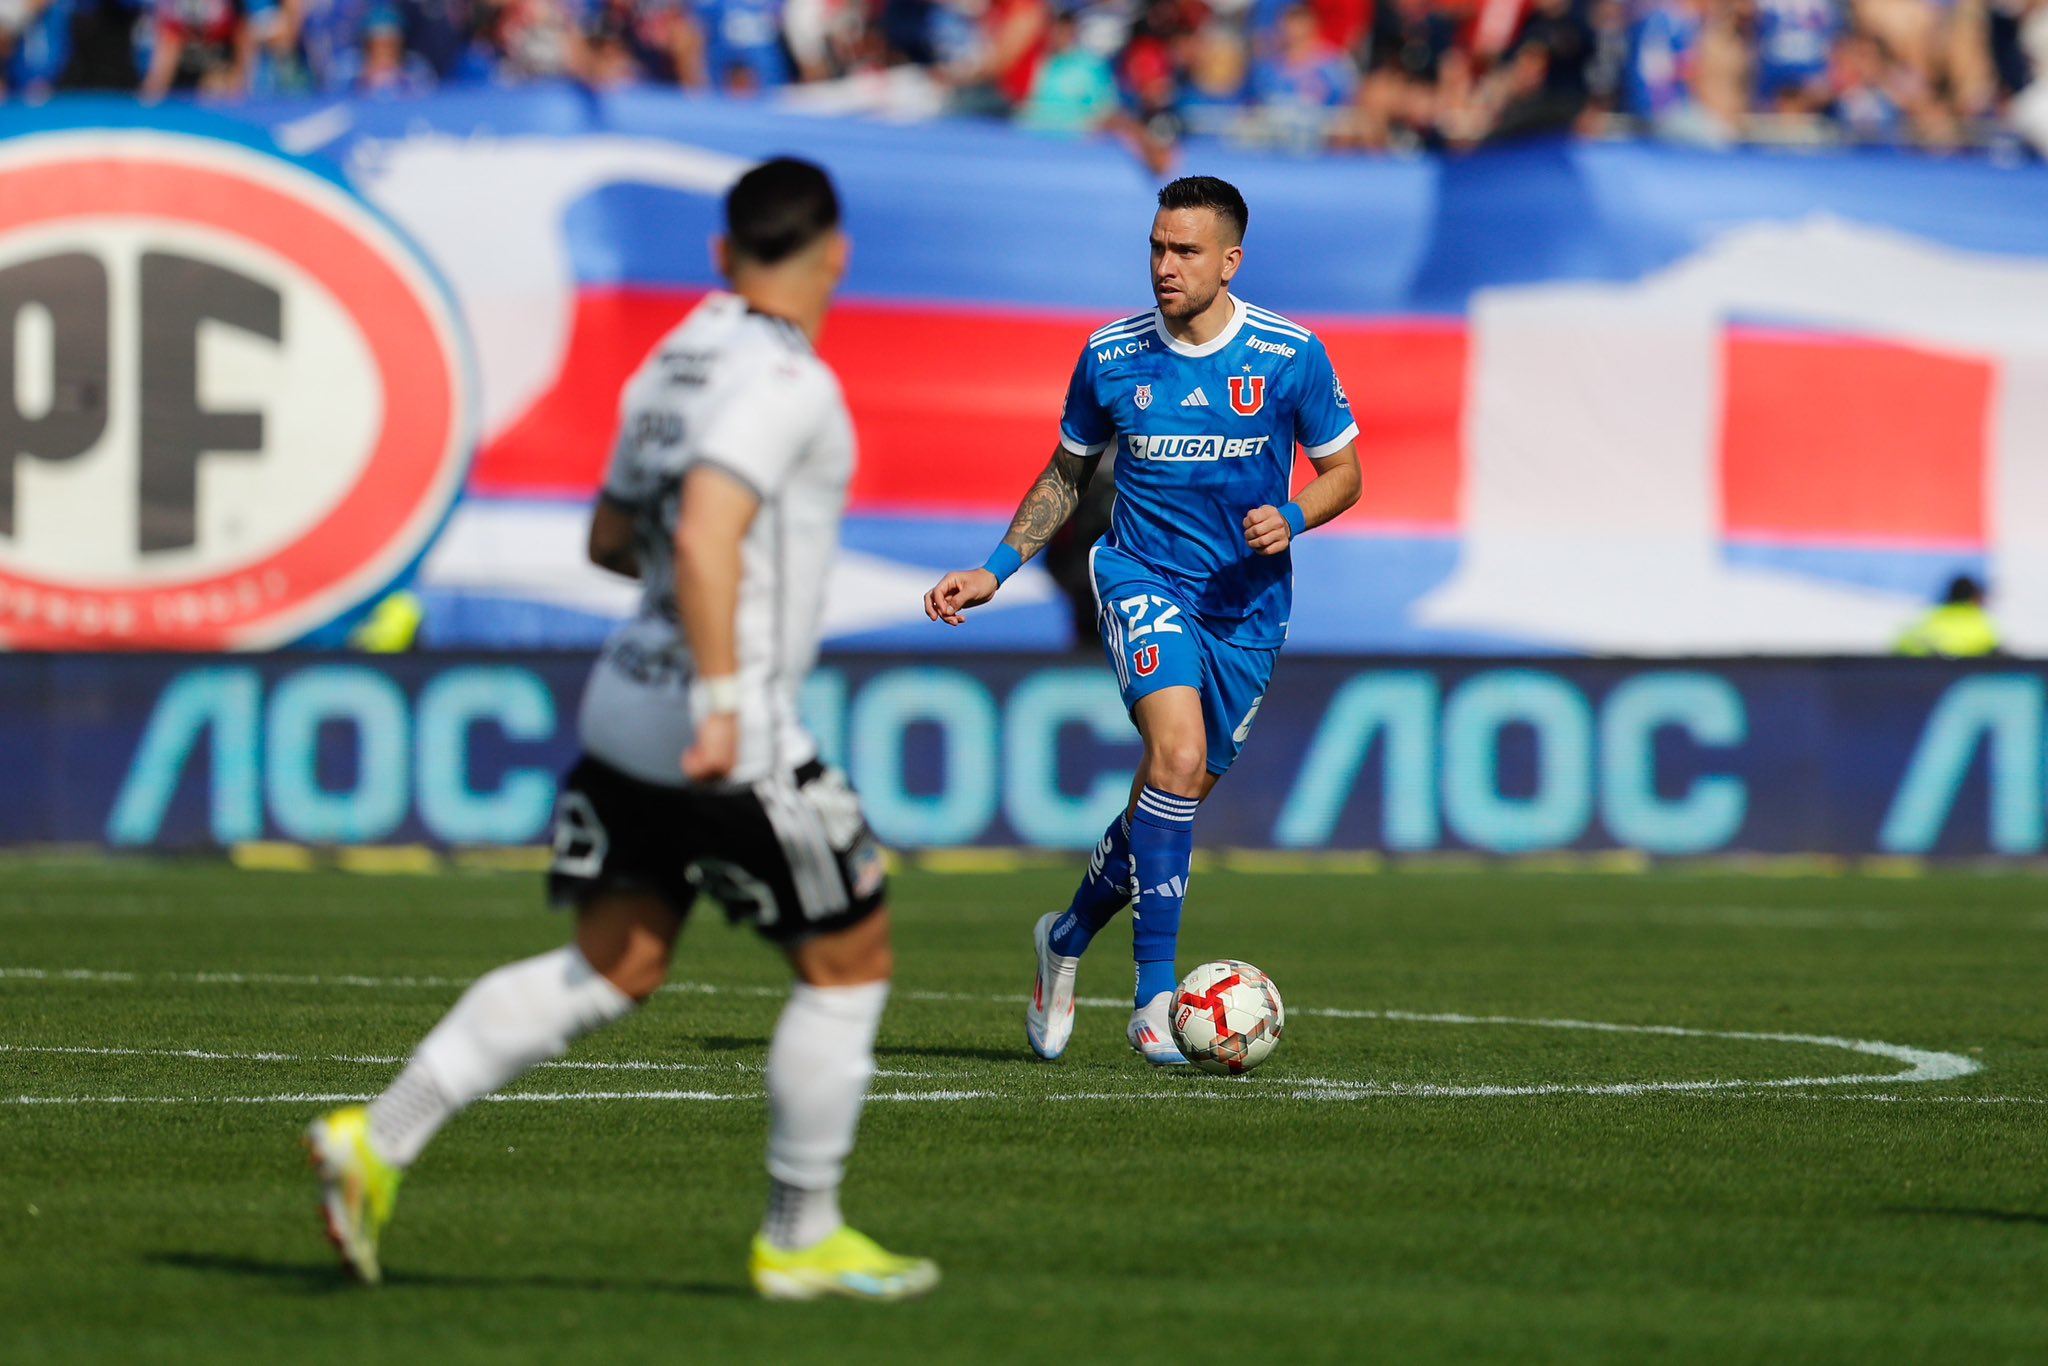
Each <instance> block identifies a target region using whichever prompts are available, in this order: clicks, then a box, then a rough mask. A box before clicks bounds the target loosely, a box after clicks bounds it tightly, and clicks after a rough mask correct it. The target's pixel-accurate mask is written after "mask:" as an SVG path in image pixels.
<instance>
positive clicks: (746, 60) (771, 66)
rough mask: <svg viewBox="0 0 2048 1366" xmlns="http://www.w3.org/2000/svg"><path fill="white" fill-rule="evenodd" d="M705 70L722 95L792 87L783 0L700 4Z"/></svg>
mask: <svg viewBox="0 0 2048 1366" xmlns="http://www.w3.org/2000/svg"><path fill="white" fill-rule="evenodd" d="M696 8H697V22H698V24H699V25H700V26H701V27H702V29H703V31H704V52H705V67H706V69H707V70H708V71H709V73H710V77H711V85H712V87H713V88H714V89H716V90H722V91H727V92H732V93H742V94H744V93H753V92H757V91H762V90H774V89H777V88H778V87H780V86H785V85H788V84H789V82H790V80H791V78H792V77H793V76H794V74H795V73H794V72H793V71H792V70H791V68H790V63H789V54H788V52H787V50H785V49H784V47H783V45H782V0H696Z"/></svg>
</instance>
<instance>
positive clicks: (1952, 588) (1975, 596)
mask: <svg viewBox="0 0 2048 1366" xmlns="http://www.w3.org/2000/svg"><path fill="white" fill-rule="evenodd" d="M1941 600H1942V601H1943V602H1945V603H1947V604H1949V605H1950V606H1954V605H1956V604H1957V603H1963V602H1982V601H1984V585H1983V584H1982V583H1979V582H1978V581H1977V580H1976V579H1974V578H1972V577H1971V576H1970V575H1968V574H1958V575H1956V576H1955V577H1954V578H1952V579H1950V580H1949V581H1948V587H1947V589H1945V590H1944V591H1943V592H1942V595H1941Z"/></svg>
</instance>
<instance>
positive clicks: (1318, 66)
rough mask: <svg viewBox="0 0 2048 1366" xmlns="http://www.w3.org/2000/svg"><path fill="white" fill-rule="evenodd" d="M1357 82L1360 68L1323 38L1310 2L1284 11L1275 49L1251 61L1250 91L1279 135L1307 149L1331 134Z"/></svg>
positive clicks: (1270, 126) (1276, 137)
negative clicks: (1333, 119)
mask: <svg viewBox="0 0 2048 1366" xmlns="http://www.w3.org/2000/svg"><path fill="white" fill-rule="evenodd" d="M1357 85H1358V68H1357V67H1356V66H1354V65H1353V64H1352V62H1351V60H1350V59H1349V58H1348V57H1346V56H1345V55H1344V54H1343V53H1341V52H1339V51H1338V50H1337V49H1336V48H1334V47H1332V46H1330V44H1329V43H1328V42H1327V41H1325V39H1324V38H1323V35H1322V30H1321V28H1320V26H1319V25H1318V24H1317V22H1316V16H1315V11H1314V10H1311V9H1310V8H1309V7H1308V6H1307V5H1295V6H1292V7H1290V8H1289V9H1287V10H1285V11H1284V12H1283V13H1282V14H1281V16H1280V22H1279V25H1278V27H1277V29H1276V32H1275V35H1274V41H1273V47H1272V49H1271V50H1270V51H1269V52H1268V53H1266V54H1264V55H1263V56H1261V57H1259V58H1258V59H1256V60H1255V61H1254V62H1253V65H1252V80H1251V86H1252V94H1253V97H1254V99H1255V100H1256V101H1257V103H1258V104H1259V106H1260V109H1261V111H1262V112H1263V115H1264V118H1265V120H1266V123H1267V126H1268V128H1269V129H1270V130H1271V132H1272V133H1273V135H1274V137H1275V140H1276V141H1280V142H1283V143H1285V144H1287V145H1289V146H1292V147H1296V148H1300V149H1303V150H1307V149H1311V148H1314V147H1316V146H1318V145H1320V144H1321V143H1322V141H1323V140H1324V139H1325V138H1326V137H1327V136H1328V134H1329V132H1330V130H1331V127H1332V124H1331V115H1332V113H1333V112H1334V111H1336V110H1340V109H1343V108H1345V107H1347V106H1348V105H1349V104H1350V103H1351V98H1352V93H1353V91H1354V90H1356V88H1357Z"/></svg>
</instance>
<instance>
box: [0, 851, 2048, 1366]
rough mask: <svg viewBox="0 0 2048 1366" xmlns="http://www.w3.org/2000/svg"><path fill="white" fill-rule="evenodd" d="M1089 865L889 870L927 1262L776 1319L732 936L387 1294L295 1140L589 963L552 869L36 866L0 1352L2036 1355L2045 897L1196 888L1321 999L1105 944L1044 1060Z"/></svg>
mask: <svg viewBox="0 0 2048 1366" xmlns="http://www.w3.org/2000/svg"><path fill="white" fill-rule="evenodd" d="M1070 877H1071V875H1070V874H1069V873H1067V872H1063V871H1062V872H1053V871H1030V872H1020V873H1015V874H1009V875H1000V876H998V875H980V876H942V875H939V874H936V873H931V872H922V873H920V872H911V873H906V874H904V875H903V876H901V877H900V878H899V879H898V880H897V882H896V884H895V903H896V919H897V931H898V933H897V938H898V945H899V956H900V973H899V978H898V989H897V994H896V997H895V999H894V1000H893V1001H892V1003H891V1006H890V1009H889V1014H888V1016H887V1018H886V1020H885V1021H884V1024H883V1027H882V1038H881V1042H880V1065H881V1068H882V1072H883V1075H882V1076H881V1077H880V1078H879V1079H878V1080H877V1082H876V1093H877V1094H876V1096H875V1099H874V1100H873V1101H872V1102H871V1104H870V1105H869V1107H868V1109H867V1112H866V1115H865V1118H864V1120H863V1124H862V1130H861V1141H860V1146H859V1149H858V1151H857V1152H856V1154H855V1158H854V1164H853V1169H852V1172H851V1174H850V1177H849V1181H848V1185H847V1188H846V1191H845V1205H846V1208H847V1211H848V1214H849V1216H850V1217H851V1218H852V1219H853V1220H854V1221H855V1222H856V1223H857V1224H859V1225H860V1226H861V1227H863V1228H864V1229H866V1230H867V1231H869V1232H871V1233H873V1234H875V1235H876V1236H877V1237H879V1238H881V1239H882V1240H883V1241H884V1242H886V1243H889V1244H891V1245H894V1246H898V1247H901V1248H903V1249H905V1250H909V1251H917V1252H924V1253H929V1254H931V1255H933V1256H935V1257H937V1258H938V1259H939V1260H940V1262H941V1263H942V1265H943V1267H944V1270H945V1276H946V1279H945V1283H944V1284H943V1285H942V1286H941V1287H940V1289H939V1290H938V1292H937V1293H936V1294H935V1295H934V1296H933V1297H932V1298H931V1299H930V1300H928V1301H925V1302H923V1303H920V1304H914V1305H903V1306H889V1307H878V1306H869V1305H850V1304H821V1305H771V1304H762V1303H759V1302H757V1301H755V1300H754V1299H752V1298H751V1297H749V1296H748V1294H747V1293H746V1292H745V1288H744V1270H743V1262H744V1250H745V1245H746V1240H747V1238H748V1236H749V1235H750V1233H751V1231H752V1228H753V1225H754V1223H755V1220H756V1218H757V1215H758V1210H759V1205H760V1201H761V1197H762V1189H763V1180H764V1178H763V1177H762V1174H761V1166H760V1162H761V1148H762V1141H763V1123H764V1115H763V1110H764V1106H763V1102H762V1100H761V1098H760V1089H761V1078H760V1074H759V1068H760V1066H761V1063H762V1059H763V1055H764V1051H765V1044H766V1040H767V1038H768V1035H769V1032H770V1030H771V1028H772V1027H773V1023H774V1019H775V1013H776V1011H777V1009H778V1005H779V999H780V989H781V987H782V985H783V983H784V981H785V973H784V970H783V968H782V965H781V962H780V960H779V958H778V957H777V956H775V955H774V954H773V953H772V952H770V951H769V950H767V949H766V948H764V947H763V946H761V945H760V944H758V943H757V942H756V941H754V939H753V938H752V937H751V936H750V935H749V934H746V933H743V932H735V931H731V930H728V929H727V928H726V927H725V925H724V924H723V922H722V920H721V919H720V918H719V917H717V916H716V915H715V914H709V913H700V916H699V920H698V923H697V924H695V925H694V926H693V927H692V928H691V930H690V931H689V932H688V933H687V934H686V935H685V938H684V941H683V950H682V953H681V955H680V958H679V961H678V965H677V968H676V972H675V974H674V979H673V981H674V985H673V986H672V988H671V989H670V990H669V991H667V992H666V993H664V994H663V995H661V996H660V997H658V998H656V1000H655V1001H654V1003H653V1004H652V1005H651V1006H650V1007H649V1008H648V1009H646V1010H644V1011H642V1012H641V1013H640V1014H639V1015H637V1016H636V1017H634V1018H632V1019H630V1020H628V1021H627V1022H625V1023H624V1024H622V1025H621V1026H619V1027H617V1028H615V1029H613V1030H611V1031H610V1032H608V1033H605V1034H603V1035H601V1036H599V1037H596V1038H593V1039H590V1040H587V1041H585V1043H584V1044H583V1045H582V1046H580V1047H579V1048H578V1050H577V1051H576V1052H575V1053H573V1054H572V1055H571V1059H572V1061H573V1062H575V1063H578V1064H609V1066H572V1067H550V1068H547V1069H544V1070H540V1071H536V1072H535V1073H533V1074H532V1075H530V1076H529V1077H528V1078H527V1079H525V1080H524V1081H522V1082H521V1083H519V1084H518V1085H517V1086H516V1087H515V1088H514V1089H513V1094H514V1095H515V1096H518V1095H525V1096H527V1097H529V1099H527V1100H525V1101H517V1100H514V1101H511V1102H507V1103H494V1104H484V1105H478V1106H477V1107H475V1108H474V1109H472V1110H471V1111H470V1112H468V1113H467V1114H465V1115H463V1116H462V1117H460V1118H459V1119H458V1120H457V1121H456V1122H455V1123H454V1124H452V1125H451V1126H450V1127H449V1128H448V1129H447V1130H446V1131H445V1132H444V1133H443V1134H442V1136H441V1138H440V1140H439V1141H438V1142H437V1143H436V1144H435V1146H434V1147H432V1148H431V1149H429V1151H428V1153H427V1155H426V1156H425V1158H424V1159H423V1160H422V1161H421V1162H420V1164H419V1165H418V1166H417V1167H416V1168H415V1169H414V1171H413V1173H412V1174H411V1176H410V1177H409V1179H408V1182H407V1185H406V1188H405V1190H404V1192H403V1194H402V1196H401V1198H400V1201H399V1208H398V1218H397V1220H396V1222H395V1223H394V1225H393V1228H392V1230H391V1232H390V1234H389V1235H388V1237H387V1241H386V1247H385V1262H386V1266H387V1269H388V1274H389V1277H390V1279H389V1282H388V1283H387V1284H386V1285H384V1286H382V1287H380V1288H377V1289H374V1290H366V1289H363V1288H361V1287H356V1286H353V1285H351V1284H348V1283H347V1282H345V1281H344V1280H343V1279H342V1278H341V1276H340V1274H339V1272H338V1271H337V1270H336V1268H335V1267H334V1265H333V1264H332V1262H331V1260H330V1258H329V1254H328V1250H327V1248H326V1246H325V1244H324V1243H323V1242H322V1241H321V1239H320V1236H319V1233H318V1229H317V1220H316V1216H315V1214H314V1187H313V1184H312V1181H311V1178H310V1176H309V1174H308V1173H307V1172H306V1170H305V1169H304V1166H303V1160H302V1155H301V1153H300V1151H299V1148H298V1143H297V1136H298V1133H299V1130H300V1129H301V1127H302V1126H303V1125H304V1124H305V1122H306V1121H307V1119H308V1118H310V1117H311V1116H312V1115H313V1114H314V1113H316V1112H317V1111H318V1110H320V1109H322V1108H324V1105H323V1102H322V1101H321V1100H320V1099H319V1098H321V1097H326V1096H334V1095H357V1094H367V1093H369V1092H371V1091H374V1090H375V1089H377V1088H378V1087H379V1086H380V1085H381V1084H382V1083H383V1081H384V1080H385V1079H386V1078H387V1077H389V1076H390V1075H391V1074H392V1072H393V1071H394V1070H395V1060H396V1059H398V1058H399V1057H401V1056H402V1055H403V1054H404V1053H405V1052H406V1051H407V1050H408V1049H409V1047H410V1046H411V1044H412V1043H413V1042H414V1041H415V1040H416V1039H417V1038H418V1037H419V1035H420V1034H421V1033H422V1032H423V1031H424V1030H425V1029H427V1027H428V1026H430V1025H431V1024H432V1023H433V1022H434V1020H435V1019H436V1018H438V1016H439V1015H440V1013H441V1012H442V1010H444V1009H445V1008H446V1007H447V1005H448V1004H449V1003H450V1002H451V1001H452V1000H453V999H454V998H455V996H456V994H457V993H458V991H459V990H460V987H461V985H462V984H463V983H465V982H466V981H467V980H468V979H470V978H471V977H473V976H474V975H475V974H477V973H479V972H481V971H483V970H484V969H487V968H489V967H491V966H493V965H495V964H497V963H499V962H501V961H504V960H506V959H509V958H512V957H515V956H520V955H525V954H529V953H533V952H538V951H540V950H542V949H544V948H547V947H550V946H552V945H555V944H557V943H559V942H561V939H562V936H563V934H564V930H565V926H564V923H563V921H562V920H561V919H559V918H557V917H553V916H550V915H548V914H546V913H544V912H543V911H541V910H540V909H539V891H538V880H537V879H535V878H533V877H515V876H509V875H458V874H447V875H443V876H428V877H400V876H391V877H366V876H351V875H347V874H342V873H305V874H286V873H252V872H235V871H231V870H228V869H226V868H222V867H218V866H213V865H190V866H185V865H151V864H136V863H120V862H109V863H103V864H90V863H73V864H59V863H50V862H30V863H10V864H8V865H6V866H5V867H4V868H0V1361H4V1362H9V1363H85V1362H105V1361H114V1360H125V1361H150V1362H195V1363H196V1362H206V1363H221V1362H262V1363H278V1362H291V1363H325V1362H335V1363H350V1366H365V1364H366V1363H369V1364H374V1363H380V1362H412V1361H428V1362H435V1363H461V1362H469V1361H492V1362H524V1361H532V1362H586V1361H587V1362H603V1363H634V1362H652V1361H704V1362H716V1361H749V1362H752V1361H759V1362H778V1363H780V1362H792V1363H794V1362H824V1363H847V1362H898V1361H901V1362H910V1361H938V1362H955V1361H960V1362H968V1361H974V1362H982V1361H987V1362H995V1361H1004V1362H1008V1361H1015V1362H1031V1363H1049V1362H1061V1361H1078V1362H1092V1361H1109V1362H1119V1363H1130V1362H1148V1361H1162V1362H1163V1361H1184V1360H1189V1359H1197V1360H1206V1359H1209V1358H1210V1357H1211V1355H1212V1354H1214V1353H1218V1352H1222V1353H1227V1354H1229V1355H1230V1356H1231V1357H1237V1358H1249V1359H1256V1360H1264V1361H1273V1362H1282V1363H1287V1362H1307V1361H1436V1360H1441V1361H1460V1362H1464V1361H1503V1362H1543V1361H1555V1362H1572V1363H1582V1362H1629V1363H1636V1362H1646V1361H1652V1360H1654V1361H1659V1362H1667V1361H1700V1362H1728V1361H1756V1362H1765V1361H1768V1362H1774V1363H1777V1362H1786V1361H1797V1362H1809V1361H1844V1362H1850V1361H1853V1362H1874V1361H1875V1362H1893V1361H1930V1362H1931V1361H1942V1362H1957V1361H2013V1362H2021V1361H2027V1362H2034V1361H2040V1360H2043V1359H2048V972H2044V966H2048V961H2044V960H2048V898H2044V897H2043V896H2042V891H2041V884H2040V883H2039V882H2037V881H2030V880H2027V879H2024V878H2019V877H2011V878H2003V877H1980V876H1970V877H1963V876H1955V877H1937V876H1930V877H1926V878H1920V879H1911V880H1902V879H1870V878H1852V877H1839V878H1803V879H1793V878H1784V879H1779V878H1742V877H1732V876H1730V877H1720V876H1680V875H1675V874H1652V875H1647V876H1627V877H1619V876H1617V877H1599V876H1563V875H1533V874H1523V875H1509V874H1499V873H1496V874H1487V873H1457V874H1450V873H1444V874H1422V873H1389V874H1383V875H1378V876H1363V875H1361V876H1348V877H1347V876H1336V875H1317V874H1295V875H1267V876H1252V875H1248V874H1232V873H1222V872H1213V873H1204V874H1201V875H1199V876H1198V877H1197V880H1196V884H1195V889H1194V892H1193V895H1192V898H1191V900H1190V903H1189V910H1188V920H1187V924H1186V928H1185V931H1184V937H1183V943H1182V962H1183V966H1192V965H1193V964H1194V963H1195V962H1197V961H1200V960H1201V959H1203V958H1209V957H1225V956H1230V957H1241V958H1246V959H1249V960H1250V961H1252V962H1255V963H1257V964H1258V965H1259V966H1260V967H1262V968H1264V969H1266V970H1267V971H1268V972H1270V973H1271V974H1272V975H1273V977H1274V979H1275V980H1276V981H1277V982H1278V984H1279V985H1280V988H1281V990H1282V992H1283V993H1284V994H1285V997H1286V1000H1287V1004H1288V1006H1289V1010H1290V1014H1289V1020H1288V1028H1287V1035H1286V1038H1285V1041H1284V1042H1283V1043H1282V1044H1281V1047H1280V1049H1279V1051H1278V1052H1277V1053H1276V1054H1275V1055H1274V1057H1273V1059H1272V1061H1271V1062H1270V1063H1269V1064H1268V1065H1267V1066H1266V1068H1265V1069H1264V1070H1262V1071H1261V1072H1260V1073H1258V1074H1257V1075H1255V1076H1253V1077H1250V1078H1247V1079H1242V1080H1235V1081H1230V1080H1224V1079H1219V1078H1209V1077H1203V1076H1180V1075H1155V1074H1152V1073H1149V1072H1148V1071H1147V1070H1146V1069H1145V1068H1144V1067H1143V1065H1142V1064H1140V1063H1139V1062H1138V1061H1137V1059H1136V1058H1135V1057H1134V1056H1133V1055H1132V1054H1131V1053H1130V1052H1129V1050H1128V1049H1127V1048H1126V1046H1125V1045H1124V1042H1123V1024H1124V1018H1125V1016H1124V1012H1123V1010H1122V1009H1120V1008H1118V1007H1117V1005H1116V998H1121V997H1122V996H1123V994H1124V992H1125V991H1126V989H1127V986H1128V982H1129V964H1128V949H1127V945H1128V932H1127V931H1126V930H1124V929H1122V928H1121V926H1120V927H1119V928H1117V929H1113V930H1111V931H1109V932H1108V933H1107V934H1106V935H1105V937H1104V939H1103V940H1102V941H1101V942H1100V943H1099V944H1098V946H1097V948H1096V951H1095V953H1094V954H1093V955H1091V957H1090V958H1089V960H1088V961H1087V962H1086V963H1085V964H1084V965H1083V967H1082V975H1081V990H1082V993H1083V996H1084V997H1085V998H1088V999H1090V1000H1094V1001H1097V1002H1099V1004H1096V1005H1091V1006H1086V1007H1084V1008H1083V1010H1082V1011H1081V1013H1080V1019H1079V1022H1078V1029H1077V1031H1076V1037H1075V1043H1074V1046H1073V1049H1072V1051H1071V1052H1070V1054H1069V1055H1068V1057H1067V1058H1066V1059H1065V1060H1063V1061H1061V1062H1059V1063H1057V1064H1045V1063H1040V1062H1038V1061H1036V1060H1034V1059H1033V1058H1031V1057H1030V1056H1029V1055H1028V1053H1027V1051H1026V1049H1025V1048H1024V1043H1023V1029H1022V1021H1021V1001H1022V995H1023V992H1025V991H1026V990H1028V988H1029V977H1030V959H1029V945H1028V938H1027V936H1028V931H1029V927H1030V924H1031V921H1032V919H1033V917H1034V916H1035V915H1036V914H1037V913H1038V912H1039V911H1041V910H1043V909H1045V908H1048V907H1051V906H1053V905H1055V904H1058V903H1061V902H1063V900H1064V897H1065V895H1066V892H1067V890H1068V885H1069V882H1070ZM701 987H714V988H716V990H703V989H700V988H701ZM1573 1022H1579V1023H1581V1024H1583V1023H1600V1024H1609V1025H1620V1026H1630V1027H1631V1028H1628V1029H1588V1028H1583V1027H1574V1025H1573ZM1642 1026H1648V1027H1652V1028H1650V1029H1647V1030H1645V1029H1640V1028H1635V1027H1642ZM1756 1036H1773V1037H1756ZM1788 1036H1790V1037H1788ZM1828 1040H1833V1041H1834V1042H1827V1041H1828ZM1849 1041H1865V1043H1866V1045H1867V1046H1866V1047H1865V1048H1864V1049H1863V1050H1862V1051H1857V1050H1855V1049H1851V1048H1848V1047H1845V1046H1843V1045H1844V1043H1846V1042H1849ZM1879 1045H1883V1047H1879ZM629 1064H630V1065H629ZM1972 1068H1974V1069H1975V1070H1974V1071H1973V1070H1971V1069H1972ZM1854 1077H1861V1078H1866V1080H1862V1081H1853V1082H1846V1083H1845V1082H1842V1081H1840V1080H1839V1079H1841V1078H1854ZM1868 1078H1875V1079H1874V1080H1871V1079H1868ZM1730 1083H1734V1084H1730ZM592 1093H610V1094H611V1095H613V1096H614V1097H617V1098H611V1099H598V1098H591V1096H592ZM648 1093H667V1094H666V1095H665V1096H663V1097H661V1098H654V1097H651V1096H650V1095H649V1094H648ZM540 1097H559V1098H551V1099H542V1098H540Z"/></svg>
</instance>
